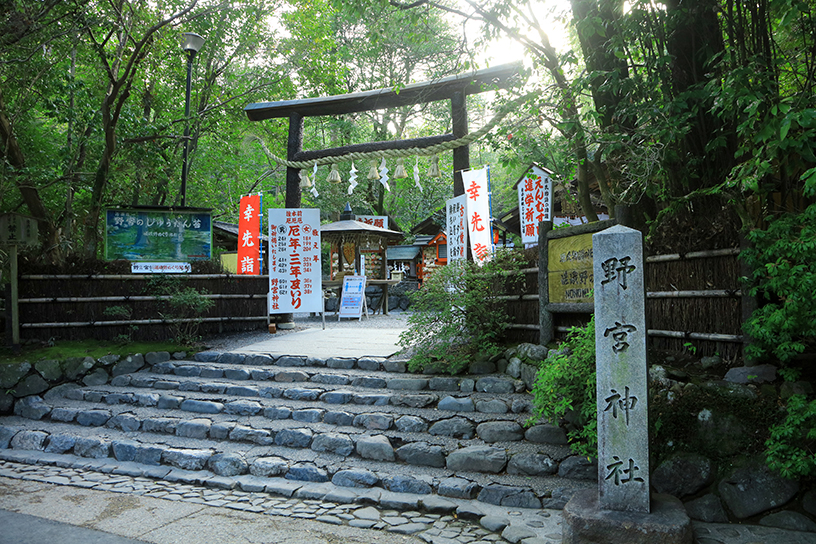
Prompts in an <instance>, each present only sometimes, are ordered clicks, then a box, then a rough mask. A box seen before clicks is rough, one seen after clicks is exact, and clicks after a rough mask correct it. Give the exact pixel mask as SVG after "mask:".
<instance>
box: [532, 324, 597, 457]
mask: <svg viewBox="0 0 816 544" xmlns="http://www.w3.org/2000/svg"><path fill="white" fill-rule="evenodd" d="M596 397H597V393H596V391H595V317H594V316H593V317H592V319H591V320H590V321H589V323H588V324H587V325H586V326H585V327H573V328H572V329H571V330H570V332H569V335H568V336H567V340H566V341H565V342H563V343H562V344H561V345H559V354H558V355H551V356H549V357H547V359H545V360H544V361H542V362H541V363H540V367H539V370H538V374H537V375H536V381H535V384H534V386H533V406H534V412H533V418H532V419H531V422H536V421H539V420H541V419H544V420H546V421H549V422H552V423H554V424H556V425H558V424H560V423H562V421H563V422H566V425H567V428H568V433H567V438H568V439H569V442H570V446H571V447H572V449H573V451H575V452H576V453H578V454H580V455H585V456H587V457H595V456H596V455H597V451H598V434H597V429H598V420H597V409H596V406H597V402H596Z"/></svg>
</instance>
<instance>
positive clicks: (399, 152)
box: [250, 94, 530, 169]
mask: <svg viewBox="0 0 816 544" xmlns="http://www.w3.org/2000/svg"><path fill="white" fill-rule="evenodd" d="M529 96H530V95H529V94H528V95H524V96H520V97H518V98H516V99H515V100H511V101H510V102H508V103H507V104H505V106H504V107H503V108H501V110H499V111H498V112H496V114H495V115H494V116H493V118H492V119H490V121H488V122H487V123H486V124H485V125H484V126H483V127H482V128H480V129H479V130H476V131H474V132H471V133H469V134H465V135H464V136H462V137H461V138H457V139H455V140H450V141H448V142H442V143H439V144H433V145H430V146H428V147H410V148H407V149H383V150H378V151H352V152H349V153H344V154H342V155H331V156H328V157H321V158H319V159H312V160H308V161H290V160H287V159H284V158H282V157H279V156H277V155H275V154H274V153H272V152H271V151H269V149H268V148H267V147H266V144H264V142H263V140H261V139H260V138H259V137H258V136H251V137H250V138H252V139H255V140H257V141H258V143H260V145H261V149H263V151H264V153H265V154H266V156H267V158H268V159H269V160H271V161H274V162H276V163H278V164H281V165H283V166H287V167H289V168H297V169H303V168H309V167H314V166H325V165H327V164H334V163H337V162H341V161H361V160H365V159H375V158H387V159H397V158H405V157H411V156H429V155H437V154H439V153H441V152H443V151H450V150H452V149H456V148H458V147H463V146H466V145H470V144H471V143H473V142H475V141H476V140H478V139H480V138H482V137H484V136H485V135H486V134H487V133H488V132H490V131H491V130H493V129H494V128H495V127H496V125H498V124H499V123H500V122H501V121H502V120H503V119H504V118H505V117H507V115H508V114H509V113H510V112H511V111H513V109H514V108H515V107H516V106H517V105H518V104H520V103H522V102H523V101H525V100H526V99H527V98H529Z"/></svg>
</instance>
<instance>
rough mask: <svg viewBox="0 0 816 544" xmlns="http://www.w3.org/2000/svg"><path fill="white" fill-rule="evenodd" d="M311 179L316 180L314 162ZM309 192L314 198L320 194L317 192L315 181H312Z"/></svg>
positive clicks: (315, 165)
mask: <svg viewBox="0 0 816 544" xmlns="http://www.w3.org/2000/svg"><path fill="white" fill-rule="evenodd" d="M312 179H313V180H317V163H315V164H314V168H312ZM309 192H310V193H312V196H313V197H314V198H317V197H318V196H320V194H319V193H318V192H317V184H316V183H312V189H311V190H310V191H309Z"/></svg>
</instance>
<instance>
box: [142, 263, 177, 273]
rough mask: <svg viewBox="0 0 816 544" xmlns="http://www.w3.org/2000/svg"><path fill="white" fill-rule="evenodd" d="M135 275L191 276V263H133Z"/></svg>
mask: <svg viewBox="0 0 816 544" xmlns="http://www.w3.org/2000/svg"><path fill="white" fill-rule="evenodd" d="M130 271H131V273H133V274H189V273H190V272H192V267H191V266H190V263H131V264H130Z"/></svg>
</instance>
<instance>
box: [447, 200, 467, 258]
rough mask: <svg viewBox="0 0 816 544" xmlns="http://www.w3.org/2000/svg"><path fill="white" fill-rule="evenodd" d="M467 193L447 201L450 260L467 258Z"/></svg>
mask: <svg viewBox="0 0 816 544" xmlns="http://www.w3.org/2000/svg"><path fill="white" fill-rule="evenodd" d="M466 208H467V195H459V196H457V197H454V198H451V199H448V200H447V201H446V202H445V209H446V210H447V219H448V220H447V223H448V260H449V261H458V260H460V259H466V258H467V243H468V238H467V233H468V229H467V210H466Z"/></svg>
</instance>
